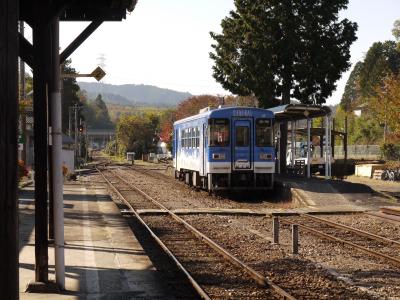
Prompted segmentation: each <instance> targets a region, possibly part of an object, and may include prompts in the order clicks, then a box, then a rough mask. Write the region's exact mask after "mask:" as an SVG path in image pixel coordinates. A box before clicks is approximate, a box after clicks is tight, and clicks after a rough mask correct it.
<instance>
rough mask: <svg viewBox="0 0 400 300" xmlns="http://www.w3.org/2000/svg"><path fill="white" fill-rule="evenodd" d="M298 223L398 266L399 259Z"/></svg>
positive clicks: (302, 226)
mask: <svg viewBox="0 0 400 300" xmlns="http://www.w3.org/2000/svg"><path fill="white" fill-rule="evenodd" d="M280 221H281V222H282V223H286V224H288V225H294V224H297V223H296V222H292V221H288V220H282V219H281V220H280ZM298 225H299V227H300V228H302V229H304V230H305V231H309V232H311V233H314V234H315V235H317V236H319V237H322V238H325V239H328V240H331V241H335V242H338V243H340V244H344V245H348V246H351V247H353V248H356V249H358V250H360V251H362V252H364V253H367V254H370V255H372V256H375V257H377V258H380V259H382V258H384V259H386V260H388V261H390V262H392V263H394V264H396V265H398V266H400V259H397V258H393V257H391V256H389V255H386V254H383V253H379V252H376V251H374V250H371V249H368V248H366V247H363V246H360V245H357V244H354V243H352V242H349V241H346V240H343V239H340V238H337V237H335V236H333V235H330V234H327V233H324V232H321V231H318V230H316V229H313V228H311V227H308V226H305V225H302V224H298Z"/></svg>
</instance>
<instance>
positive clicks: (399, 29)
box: [392, 19, 400, 42]
mask: <svg viewBox="0 0 400 300" xmlns="http://www.w3.org/2000/svg"><path fill="white" fill-rule="evenodd" d="M392 34H393V36H394V37H395V39H396V40H397V41H398V42H400V19H399V20H396V21H394V24H393V29H392Z"/></svg>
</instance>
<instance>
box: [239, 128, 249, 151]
mask: <svg viewBox="0 0 400 300" xmlns="http://www.w3.org/2000/svg"><path fill="white" fill-rule="evenodd" d="M249 129H250V128H249V127H247V126H237V127H236V146H237V147H248V146H249V140H250V139H249V137H250V134H249V133H250V130H249Z"/></svg>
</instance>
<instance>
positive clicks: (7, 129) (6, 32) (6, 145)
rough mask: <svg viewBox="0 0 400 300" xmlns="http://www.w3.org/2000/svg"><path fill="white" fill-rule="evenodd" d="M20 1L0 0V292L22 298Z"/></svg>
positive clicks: (10, 297) (4, 296) (5, 295)
mask: <svg viewBox="0 0 400 300" xmlns="http://www.w3.org/2000/svg"><path fill="white" fill-rule="evenodd" d="M18 5H19V1H18V0H0V45H1V46H0V166H1V168H0V291H1V298H2V299H18V298H19V280H18V253H19V251H18V213H17V212H18V198H17V124H18V73H17V68H18V11H19V7H18Z"/></svg>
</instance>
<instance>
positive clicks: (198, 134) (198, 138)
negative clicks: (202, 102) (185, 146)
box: [196, 127, 200, 148]
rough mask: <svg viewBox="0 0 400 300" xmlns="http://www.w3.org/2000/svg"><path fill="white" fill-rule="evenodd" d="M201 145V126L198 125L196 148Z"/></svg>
mask: <svg viewBox="0 0 400 300" xmlns="http://www.w3.org/2000/svg"><path fill="white" fill-rule="evenodd" d="M199 147H200V128H199V127H196V148H199Z"/></svg>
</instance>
